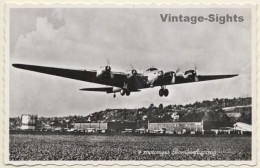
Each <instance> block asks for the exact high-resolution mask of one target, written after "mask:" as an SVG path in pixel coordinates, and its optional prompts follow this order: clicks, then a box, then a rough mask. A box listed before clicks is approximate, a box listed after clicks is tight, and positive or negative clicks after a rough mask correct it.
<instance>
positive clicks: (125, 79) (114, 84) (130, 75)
mask: <svg viewBox="0 0 260 168" xmlns="http://www.w3.org/2000/svg"><path fill="white" fill-rule="evenodd" d="M13 66H14V67H16V68H20V69H25V70H29V71H35V72H40V73H45V74H50V75H55V76H60V77H65V78H70V79H75V80H81V81H85V82H91V83H97V84H102V85H109V86H110V87H101V88H82V89H80V90H82V91H100V92H106V93H114V97H116V94H115V93H116V92H120V94H121V95H122V96H124V95H126V96H129V95H130V93H131V92H139V91H140V89H145V88H153V87H156V86H159V87H161V89H160V90H159V96H161V97H162V96H165V97H167V96H168V94H169V91H168V89H166V85H174V84H183V83H190V82H201V81H208V80H216V79H223V78H231V77H234V76H238V75H237V74H234V75H198V74H197V71H196V69H194V70H187V71H185V72H183V73H179V72H177V71H176V72H174V71H169V72H163V71H162V70H158V69H157V68H154V67H153V68H149V69H147V70H146V71H144V72H143V73H138V72H137V71H136V70H135V69H132V70H130V71H127V72H114V71H112V70H111V67H110V66H104V67H102V68H101V69H99V70H85V69H83V70H73V69H63V68H55V67H44V66H36V65H26V64H13Z"/></svg>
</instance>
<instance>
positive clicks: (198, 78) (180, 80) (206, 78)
mask: <svg viewBox="0 0 260 168" xmlns="http://www.w3.org/2000/svg"><path fill="white" fill-rule="evenodd" d="M235 76H238V74H233V75H198V76H195V77H194V78H193V79H185V78H184V77H183V76H176V81H175V83H174V84H183V83H190V82H202V81H209V80H218V79H225V78H232V77H235Z"/></svg>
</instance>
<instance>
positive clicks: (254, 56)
mask: <svg viewBox="0 0 260 168" xmlns="http://www.w3.org/2000/svg"><path fill="white" fill-rule="evenodd" d="M24 7H26V8H55V7H56V8H57V7H60V8H112V7H113V8H198V7H199V8H214V7H215V8H251V10H252V25H251V26H252V27H251V28H252V29H251V30H252V34H251V38H252V41H251V43H252V44H251V46H252V53H251V59H252V126H253V127H252V128H253V130H252V148H251V149H252V160H251V161H223V160H221V161H189V160H185V161H136V160H133V161H10V160H9V69H10V67H9V66H10V64H9V63H10V62H9V28H10V25H9V24H10V22H9V21H10V20H9V15H10V9H12V8H24ZM5 10H6V11H5V23H6V27H5V39H6V45H5V78H4V79H5V123H4V124H5V133H4V135H5V143H4V145H5V149H4V151H5V152H4V153H5V155H4V161H5V164H7V165H94V166H97V165H124V166H126V165H127V166H132V165H139V166H140V165H145V166H156V165H158V166H166V165H174V166H180V165H185V166H190V165H198V166H206V165H212V166H230V165H239V166H242V165H244V166H245V165H250V166H254V165H256V159H257V157H256V154H257V149H258V147H257V139H256V134H257V127H256V124H257V122H256V120H257V117H256V115H257V113H256V112H257V111H256V108H257V99H256V98H257V97H256V96H257V92H256V88H257V85H256V84H257V83H256V82H257V81H256V79H257V76H256V74H257V67H256V61H257V50H256V48H257V42H256V40H257V39H256V37H257V36H256V33H257V32H256V31H257V29H256V25H257V18H256V5H249V4H246V5H237V4H235V5H219V4H211V5H205V4H194V5H191V4H186V5H183V4H179V5H178V4H176V5H154V4H152V5H87V4H86V5H84V4H81V5H74V4H54V5H53V4H52V5H46V4H34V5H33V4H24V5H16V4H8V5H6V8H5Z"/></svg>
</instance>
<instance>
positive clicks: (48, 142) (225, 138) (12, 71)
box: [6, 5, 256, 165]
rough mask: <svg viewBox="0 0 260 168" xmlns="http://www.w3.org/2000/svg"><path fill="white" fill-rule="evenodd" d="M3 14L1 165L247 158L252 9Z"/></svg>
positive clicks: (252, 103) (53, 9)
mask: <svg viewBox="0 0 260 168" xmlns="http://www.w3.org/2000/svg"><path fill="white" fill-rule="evenodd" d="M7 16H8V17H7V18H8V19H7V24H8V25H7V28H8V35H7V37H8V38H7V39H8V44H7V53H8V54H7V55H6V63H7V65H6V74H7V78H8V80H7V88H6V95H8V96H7V98H6V99H8V100H7V101H6V102H8V103H7V105H6V110H7V122H6V123H7V124H8V126H7V128H8V130H6V132H7V134H8V137H7V142H8V144H7V149H6V158H7V160H8V162H9V163H12V164H16V163H17V164H19V163H26V164H27V163H28V164H30V163H32V164H34V163H44V162H45V163H54V164H55V163H56V161H59V162H61V161H62V163H65V164H66V163H70V162H73V163H77V162H78V161H81V162H80V163H84V162H82V161H87V163H106V161H113V163H120V161H129V162H130V163H138V162H139V161H141V162H142V163H144V164H146V163H151V161H164V162H165V163H177V164H178V163H185V164H189V163H196V162H195V161H200V162H199V164H202V163H205V164H209V165H211V164H212V165H220V164H221V165H229V164H230V163H232V164H235V163H236V161H237V162H239V163H240V164H253V163H255V161H256V63H255V62H256V42H255V38H256V36H255V34H256V32H255V31H256V29H255V22H256V21H255V8H254V7H253V6H250V5H244V6H243V5H242V6H232V5H230V6H224V5H222V6H221V5H215V6H214V5H211V6H206V5H198V6H188V5H187V6H185V5H183V6H178V5H175V6H174V5H172V6H156V5H150V6H149V5H148V6H138V5H136V6H116V5H107V6H106V5H104V6H102V5H100V6H88V5H85V6H84V5H82V6H66V5H63V6H62V5H36V6H30V5H27V6H26V5H25V6H23V5H21V6H18V5H17V6H15V5H13V6H9V7H8V8H7ZM133 161H134V162H133ZM201 161H203V162H201ZM164 162H160V164H163V163H164ZM155 163H156V162H155Z"/></svg>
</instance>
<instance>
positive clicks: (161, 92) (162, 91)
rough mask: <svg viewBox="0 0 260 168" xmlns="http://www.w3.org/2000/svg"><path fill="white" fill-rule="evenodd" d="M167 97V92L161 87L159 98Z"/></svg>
mask: <svg viewBox="0 0 260 168" xmlns="http://www.w3.org/2000/svg"><path fill="white" fill-rule="evenodd" d="M168 95H169V90H168V89H166V88H165V87H163V86H162V88H161V89H160V90H159V96H160V97H162V96H165V97H167V96H168Z"/></svg>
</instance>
